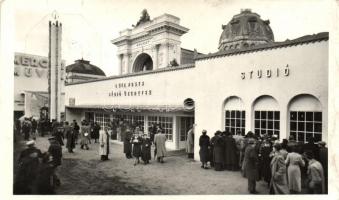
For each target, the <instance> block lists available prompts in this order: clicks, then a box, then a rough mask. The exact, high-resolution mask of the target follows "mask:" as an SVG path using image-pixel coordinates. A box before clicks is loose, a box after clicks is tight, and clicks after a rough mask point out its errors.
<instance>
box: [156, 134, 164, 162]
mask: <svg viewBox="0 0 339 200" xmlns="http://www.w3.org/2000/svg"><path fill="white" fill-rule="evenodd" d="M166 140H167V138H166V135H165V134H161V133H158V134H155V136H154V143H155V146H156V148H157V156H158V157H161V156H166V146H165V144H166Z"/></svg>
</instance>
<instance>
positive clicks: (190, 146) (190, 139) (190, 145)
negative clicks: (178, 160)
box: [186, 129, 194, 153]
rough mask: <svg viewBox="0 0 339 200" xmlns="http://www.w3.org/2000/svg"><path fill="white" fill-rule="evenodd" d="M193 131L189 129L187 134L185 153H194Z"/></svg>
mask: <svg viewBox="0 0 339 200" xmlns="http://www.w3.org/2000/svg"><path fill="white" fill-rule="evenodd" d="M193 135H194V130H193V129H190V130H189V131H188V132H187V141H186V152H187V153H194V136H193Z"/></svg>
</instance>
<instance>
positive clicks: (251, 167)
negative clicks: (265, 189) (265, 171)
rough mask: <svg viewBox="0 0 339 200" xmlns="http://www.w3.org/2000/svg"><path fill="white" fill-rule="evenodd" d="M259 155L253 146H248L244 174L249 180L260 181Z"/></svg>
mask: <svg viewBox="0 0 339 200" xmlns="http://www.w3.org/2000/svg"><path fill="white" fill-rule="evenodd" d="M257 164H258V154H257V151H256V149H255V147H253V146H252V145H247V147H246V150H245V158H244V172H245V175H246V177H247V178H248V179H249V180H252V181H253V180H258V167H257Z"/></svg>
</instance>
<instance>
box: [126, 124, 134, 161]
mask: <svg viewBox="0 0 339 200" xmlns="http://www.w3.org/2000/svg"><path fill="white" fill-rule="evenodd" d="M131 138H132V132H131V131H130V129H129V128H128V129H126V132H125V137H124V153H125V155H126V158H127V159H130V158H132V143H131Z"/></svg>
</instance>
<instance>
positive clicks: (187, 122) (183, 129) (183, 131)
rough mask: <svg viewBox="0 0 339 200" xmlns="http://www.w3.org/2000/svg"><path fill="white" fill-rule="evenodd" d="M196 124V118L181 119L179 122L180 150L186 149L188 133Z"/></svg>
mask: <svg viewBox="0 0 339 200" xmlns="http://www.w3.org/2000/svg"><path fill="white" fill-rule="evenodd" d="M193 124H194V117H180V120H179V149H184V148H185V147H186V140H187V132H188V131H189V130H190V127H191V126H192V125H193Z"/></svg>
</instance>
